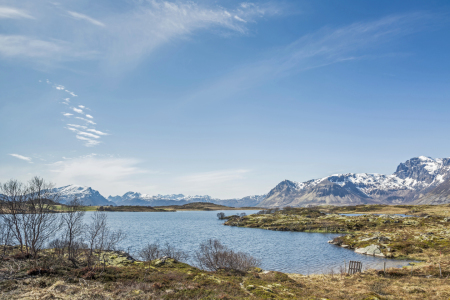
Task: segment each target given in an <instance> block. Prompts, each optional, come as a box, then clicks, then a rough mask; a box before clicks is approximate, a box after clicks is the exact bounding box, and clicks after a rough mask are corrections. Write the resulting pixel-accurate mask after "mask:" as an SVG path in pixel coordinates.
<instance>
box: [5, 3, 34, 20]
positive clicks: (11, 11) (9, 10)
mask: <svg viewBox="0 0 450 300" xmlns="http://www.w3.org/2000/svg"><path fill="white" fill-rule="evenodd" d="M0 19H34V18H33V17H32V16H31V15H29V14H28V13H27V12H25V11H23V10H21V9H17V8H13V7H5V6H0Z"/></svg>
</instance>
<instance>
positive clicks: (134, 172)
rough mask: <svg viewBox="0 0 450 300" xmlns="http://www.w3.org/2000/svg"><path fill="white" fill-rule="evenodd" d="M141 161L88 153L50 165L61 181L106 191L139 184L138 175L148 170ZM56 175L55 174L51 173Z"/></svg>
mask: <svg viewBox="0 0 450 300" xmlns="http://www.w3.org/2000/svg"><path fill="white" fill-rule="evenodd" d="M139 163H140V161H139V160H136V159H132V158H115V157H101V156H98V155H95V154H94V155H88V156H84V157H78V158H72V159H65V160H62V161H58V162H55V163H53V164H51V165H50V166H49V167H50V169H51V171H52V173H53V174H54V175H53V177H54V178H55V179H54V181H56V182H57V183H58V184H60V185H61V184H79V185H86V186H92V187H94V188H95V189H99V190H100V191H101V192H102V193H104V194H105V195H108V194H109V193H111V194H112V193H122V194H123V193H124V192H126V191H129V190H131V189H135V188H136V182H137V181H138V178H137V177H140V176H142V175H143V174H145V173H147V171H146V170H144V169H141V168H140V167H139V166H138V165H139ZM50 177H52V176H50Z"/></svg>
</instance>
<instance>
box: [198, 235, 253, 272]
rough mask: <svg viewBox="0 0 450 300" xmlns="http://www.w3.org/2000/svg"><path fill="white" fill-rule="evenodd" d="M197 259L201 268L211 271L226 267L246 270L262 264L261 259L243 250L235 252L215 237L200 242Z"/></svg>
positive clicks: (226, 268)
mask: <svg viewBox="0 0 450 300" xmlns="http://www.w3.org/2000/svg"><path fill="white" fill-rule="evenodd" d="M195 259H196V260H197V263H198V265H199V267H200V268H202V269H205V270H210V271H217V270H220V269H225V270H237V271H242V272H246V271H248V270H250V269H251V268H253V267H258V266H259V265H260V264H261V262H260V260H258V259H256V258H254V257H252V256H250V255H248V254H246V253H243V252H234V251H233V250H230V249H228V248H227V247H226V246H224V245H222V243H220V241H219V240H215V239H214V240H213V239H209V240H207V241H206V242H204V243H202V244H200V250H199V251H197V252H196V253H195Z"/></svg>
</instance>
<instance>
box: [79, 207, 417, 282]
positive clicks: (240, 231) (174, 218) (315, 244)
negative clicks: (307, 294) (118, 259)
mask: <svg viewBox="0 0 450 300" xmlns="http://www.w3.org/2000/svg"><path fill="white" fill-rule="evenodd" d="M241 212H245V213H247V214H252V213H255V212H256V211H245V210H242V211H228V212H225V214H226V215H231V214H236V213H241ZM92 213H93V212H87V213H86V221H88V220H89V219H90V216H91V215H92ZM217 213H218V212H217V211H186V212H174V213H169V212H166V213H161V212H108V222H109V224H110V226H111V228H112V229H114V230H117V229H121V230H122V231H124V232H125V233H126V235H127V238H126V240H125V241H124V242H123V243H122V244H121V245H120V246H121V248H122V249H124V250H128V249H129V251H130V253H135V252H136V251H137V250H139V249H140V248H142V247H143V246H144V245H145V244H147V243H154V242H159V243H161V244H164V243H166V242H169V243H170V244H171V245H173V246H174V247H176V248H178V249H182V250H184V251H186V252H188V253H190V254H192V253H194V252H195V251H196V250H197V249H198V247H199V244H200V243H201V242H203V241H205V240H207V239H209V238H215V239H219V240H220V241H221V242H222V243H223V244H225V245H227V246H228V247H229V248H231V249H233V250H236V251H243V252H247V253H249V254H251V255H252V256H254V257H257V258H259V259H261V260H262V269H265V270H275V271H281V272H286V273H301V274H313V273H329V272H331V270H333V271H334V272H338V271H339V269H340V268H341V267H343V266H344V260H345V261H346V262H347V264H348V261H350V260H357V261H362V262H363V269H365V268H369V267H370V268H382V266H383V262H384V261H386V262H387V267H394V266H397V267H399V266H403V265H406V264H407V263H408V262H406V261H398V260H388V259H383V258H377V257H371V256H366V255H362V254H356V253H354V252H353V251H351V250H347V249H344V248H341V247H338V246H334V245H331V244H328V243H327V241H328V240H331V239H333V238H334V237H336V236H338V234H324V233H305V232H285V231H270V230H263V229H255V228H239V227H231V226H224V225H223V221H220V220H218V219H217V217H216V215H217ZM191 257H192V255H191ZM190 263H193V261H190Z"/></svg>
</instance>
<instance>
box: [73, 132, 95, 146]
mask: <svg viewBox="0 0 450 300" xmlns="http://www.w3.org/2000/svg"><path fill="white" fill-rule="evenodd" d="M75 137H76V138H77V139H79V140H80V141H83V142H84V145H85V146H86V147H93V146H97V145H98V144H100V143H101V142H100V141H96V140H93V139H90V138H87V137H84V136H81V135H78V134H77V135H76V136H75Z"/></svg>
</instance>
